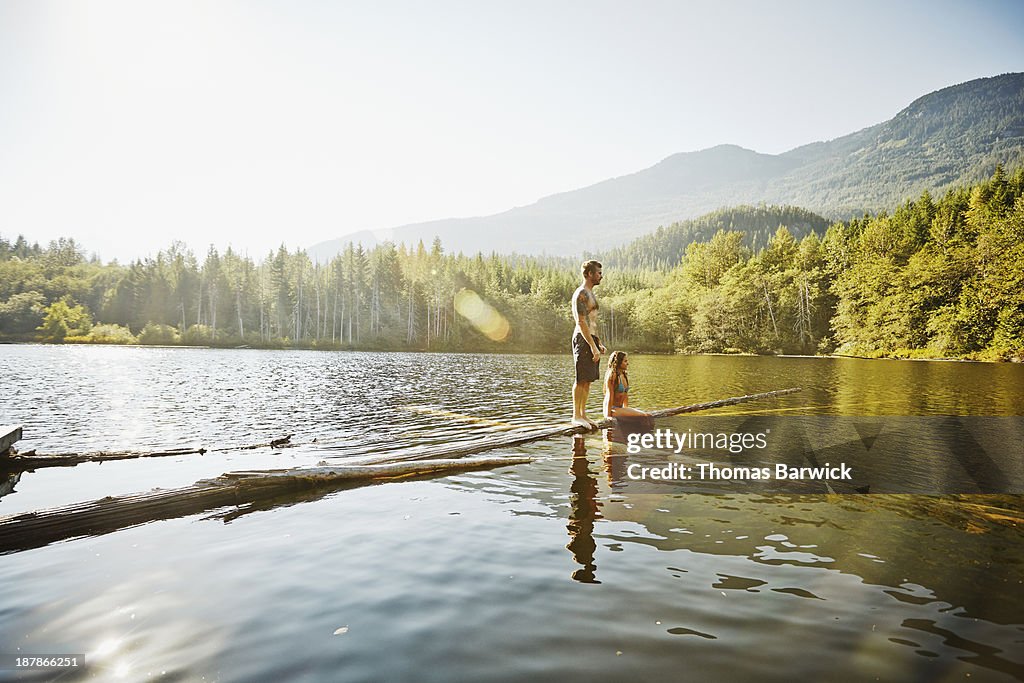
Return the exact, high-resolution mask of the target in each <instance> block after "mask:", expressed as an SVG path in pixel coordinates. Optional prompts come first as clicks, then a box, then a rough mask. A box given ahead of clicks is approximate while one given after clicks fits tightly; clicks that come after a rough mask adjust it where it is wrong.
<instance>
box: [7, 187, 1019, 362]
mask: <svg viewBox="0 0 1024 683" xmlns="http://www.w3.org/2000/svg"><path fill="white" fill-rule="evenodd" d="M769 225H773V226H774V229H773V230H772V231H771V237H770V238H769V237H768V236H767V234H766V232H765V230H766V227H767V226H769ZM712 230H714V231H715V232H713V233H712V232H711V231H712ZM687 239H690V240H696V241H691V242H690V243H689V244H688V245H687V244H686V240H687ZM605 256H606V268H605V272H606V277H605V281H604V283H603V284H602V285H601V287H600V289H599V291H598V295H599V298H600V302H601V326H602V328H603V329H602V330H601V331H602V332H603V336H604V339H605V340H606V343H607V344H608V345H609V346H610V347H611V346H613V345H614V346H615V347H616V348H623V349H626V350H630V351H660V352H671V351H682V352H753V353H829V352H836V353H841V354H852V355H871V356H882V355H889V356H921V357H926V356H934V357H966V358H980V359H991V360H999V359H1013V360H1024V169H1019V170H1017V171H1016V172H1014V173H1012V174H1011V175H1007V174H1006V173H1004V171H1003V169H1002V168H1001V167H999V168H997V169H996V172H995V174H994V175H993V176H992V178H991V179H989V180H987V181H985V182H982V183H979V184H977V185H975V186H972V187H965V188H959V189H952V190H949V191H947V192H946V193H945V194H944V195H943V196H942V197H941V198H938V199H934V198H933V197H931V196H930V195H929V194H928V193H924V194H922V195H921V196H920V197H919V198H917V199H916V200H913V201H907V202H905V203H904V204H902V205H900V206H898V207H896V208H895V210H894V211H893V212H892V214H886V213H883V214H880V215H877V216H864V217H863V218H862V219H857V220H852V221H849V222H846V223H835V224H833V225H831V226H829V227H828V228H827V229H825V226H824V222H823V220H822V219H820V217H817V216H815V215H814V214H811V213H809V212H806V211H802V210H800V209H794V208H789V207H781V208H780V207H739V208H736V209H729V210H723V211H719V212H715V213H714V214H710V215H709V216H706V217H703V218H701V219H697V220H695V221H688V222H686V223H682V224H677V225H674V226H670V227H668V228H664V229H662V230H661V231H660V232H659V233H657V234H655V235H652V236H651V237H648V238H644V239H641V240H637V242H635V243H634V244H632V245H630V246H628V247H624V248H622V249H620V250H616V251H615V252H612V253H609V254H607V255H605ZM579 280H580V276H579V272H578V265H577V264H575V263H570V262H568V261H563V260H557V259H533V258H529V257H507V256H498V255H495V254H491V255H484V254H476V255H473V256H466V255H463V254H461V253H460V254H450V253H446V252H445V250H444V247H443V245H442V244H441V242H440V240H434V242H433V244H431V245H430V246H429V247H427V246H425V245H424V244H422V243H420V244H418V245H416V246H415V247H414V248H411V249H410V248H407V247H405V246H404V245H399V246H395V245H393V244H390V243H385V244H383V245H380V246H377V247H375V248H373V249H371V250H365V249H363V248H362V247H360V246H359V245H351V244H350V245H348V247H347V248H346V250H345V251H344V252H343V253H342V254H341V255H339V256H338V257H337V258H335V259H334V260H332V261H331V262H330V263H328V264H324V265H322V264H316V263H313V262H312V261H311V260H310V259H309V258H308V257H307V256H306V254H305V252H302V251H298V252H294V253H292V252H288V251H287V250H285V249H284V248H283V247H282V248H281V249H279V250H278V251H276V252H274V253H270V254H268V255H267V256H266V257H265V258H264V259H263V260H262V261H260V262H255V261H253V260H252V259H251V258H248V257H244V256H241V255H239V254H238V253H236V252H234V251H232V250H230V249H229V250H227V251H225V252H224V253H219V252H218V251H217V250H215V249H213V248H211V249H209V250H208V251H207V252H206V254H205V255H204V256H202V257H197V256H196V255H195V254H194V253H193V252H192V251H190V250H189V249H188V248H187V247H186V246H185V245H183V244H180V243H175V244H172V245H171V246H170V247H169V248H168V249H167V250H165V251H162V252H160V253H158V254H157V255H156V256H155V257H151V258H146V259H143V260H139V261H136V262H134V263H131V264H130V265H119V264H116V263H112V264H103V263H100V262H99V261H98V260H97V259H95V258H93V259H87V258H86V257H85V256H84V252H83V249H82V248H81V247H80V246H79V245H77V244H76V243H75V242H73V241H72V240H67V239H61V240H57V241H55V242H51V243H50V244H49V245H48V246H47V247H45V248H42V247H40V246H39V245H36V244H30V243H29V242H28V241H26V240H25V238H24V237H18V238H17V239H15V240H14V241H11V240H10V239H7V238H4V237H3V236H0V339H3V340H6V341H29V340H35V341H47V342H94V343H121V344H132V343H139V344H188V345H213V346H232V347H234V346H250V347H291V346H299V347H308V348H331V349H410V350H471V351H512V352H520V351H522V352H525V351H533V352H560V351H563V350H564V347H565V346H566V344H567V340H568V338H569V335H570V332H571V329H572V325H573V323H572V319H571V315H570V312H569V304H568V302H569V298H570V295H571V293H572V291H573V290H574V289H575V288H576V286H577V285H578V284H579Z"/></svg>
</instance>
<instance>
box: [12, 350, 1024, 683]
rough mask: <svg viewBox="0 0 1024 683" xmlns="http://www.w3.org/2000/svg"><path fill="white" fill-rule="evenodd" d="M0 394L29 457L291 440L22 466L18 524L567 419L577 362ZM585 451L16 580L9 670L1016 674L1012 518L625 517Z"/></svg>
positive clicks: (967, 368)
mask: <svg viewBox="0 0 1024 683" xmlns="http://www.w3.org/2000/svg"><path fill="white" fill-rule="evenodd" d="M630 376H631V378H632V384H633V387H632V389H631V391H630V396H631V401H632V403H633V404H634V405H637V406H640V407H650V408H658V407H670V406H676V405H683V404H688V403H695V402H699V401H706V400H711V399H716V398H721V397H726V396H736V395H742V394H749V393H756V392H760V391H768V390H772V389H780V388H785V387H790V386H802V387H804V391H802V392H801V393H798V394H793V395H790V396H785V397H782V398H779V399H775V400H771V401H764V402H758V403H750V404H745V405H743V406H736V407H734V408H727V409H722V410H720V411H718V413H731V414H740V413H742V414H752V413H758V414H773V415H843V416H850V415H854V416H869V417H871V416H875V417H877V416H922V415H923V416H937V415H984V416H1017V415H1021V413H1022V410H1021V409H1022V407H1024V367H1021V366H1019V365H989V364H966V363H927V362H911V361H868V360H855V359H811V358H758V357H725V356H694V357H667V356H636V357H631V365H630ZM0 377H3V386H4V388H3V391H4V397H3V399H0V424H8V423H16V424H23V425H24V427H25V436H24V439H23V440H22V441H21V442H19V444H18V445H19V447H20V448H21V449H22V450H26V449H29V448H35V449H37V450H38V451H40V452H68V451H97V450H157V449H165V448H176V447H183V446H193V445H194V446H199V445H203V446H206V447H208V448H210V447H227V446H238V445H246V444H255V443H266V442H268V441H270V440H272V439H276V438H278V437H281V436H283V435H285V434H294V436H293V437H292V439H293V441H294V442H296V443H299V444H300V445H298V446H296V447H294V448H288V449H284V450H279V451H272V450H270V449H259V450H251V451H243V450H236V451H226V452H217V453H207V454H206V455H203V456H199V455H184V456H175V457H169V458H152V459H139V460H129V461H118V462H106V463H103V464H83V465H79V466H77V467H69V468H47V469H42V470H39V471H37V472H28V473H25V474H23V475H22V477H21V479H20V481H18V482H17V484H16V486H15V492H14V493H11V494H9V495H6V496H4V497H2V498H0V516H9V515H15V514H18V513H23V512H27V511H32V510H38V509H41V508H47V507H53V506H59V505H65V504H69V503H73V502H78V501H88V500H94V499H99V498H102V497H104V496H108V495H118V494H125V493H133V492H140V491H147V490H150V489H152V488H157V487H159V488H173V487H179V486H186V485H188V484H191V483H193V482H195V481H197V480H199V479H203V478H207V477H211V476H216V475H219V474H221V473H223V472H227V471H231V470H243V469H245V470H250V469H270V468H281V467H297V466H304V465H313V464H316V463H318V462H321V461H327V462H329V463H341V462H344V460H345V459H346V458H350V457H353V456H359V455H365V454H367V453H380V452H385V451H388V450H392V449H400V448H403V447H408V446H412V445H423V444H445V443H449V442H452V441H456V440H462V439H475V438H479V437H481V436H486V435H489V434H492V433H499V432H502V431H503V430H504V429H507V425H510V424H511V425H518V426H530V427H535V426H543V425H551V424H555V423H557V422H560V421H565V418H566V416H567V414H568V410H567V406H568V403H569V386H570V384H571V364H570V360H569V358H568V356H512V355H508V356H485V355H459V354H395V353H329V352H314V351H257V350H209V349H163V348H115V347H86V346H59V347H46V346H0ZM599 400H600V396H599V389H598V387H596V386H595V390H594V392H593V395H592V397H591V406H592V407H591V412H592V414H595V415H596V414H598V413H599ZM685 419H686V418H683V417H680V418H672V420H675V422H673V421H671V420H670V421H667V424H671V425H682V424H685V422H681V421H683V420H685ZM314 440H315V442H314ZM583 448H584V449H585V450H586V456H585V457H575V458H574V453H573V442H572V441H571V440H570V439H569V438H560V439H552V440H549V441H543V442H538V443H534V444H530V445H527V446H522V447H517V448H508V449H501V450H498V451H494V452H491V453H489V455H523V454H525V455H530V456H533V457H534V458H536V459H535V460H534V462H532V463H530V464H527V465H518V466H515V467H505V468H501V469H496V470H491V471H478V472H469V473H460V474H456V475H452V476H447V477H436V478H431V479H415V480H403V481H395V482H388V483H382V484H376V485H370V486H360V487H353V488H347V489H344V490H333V491H330V492H323V493H319V494H305V495H302V496H295V497H292V498H287V499H278V500H275V501H273V502H272V503H270V504H266V505H259V506H254V507H252V508H248V509H244V510H237V509H233V508H232V509H218V510H207V511H204V512H202V513H200V514H195V515H192V516H187V517H181V518H176V519H170V520H163V521H155V522H151V523H148V524H144V525H141V526H136V527H132V528H127V529H122V530H120V531H116V532H113V533H108V534H104V535H99V536H94V537H88V538H79V539H74V540H67V541H64V542H59V543H55V544H52V545H49V546H46V547H42V548H37V549H33V550H25V551H21V552H13V553H9V554H6V555H2V556H0V654H3V653H6V654H22V655H24V654H43V653H46V654H62V653H86V657H87V661H88V666H87V667H86V668H85V669H83V670H81V671H78V672H76V673H71V674H66V675H63V676H62V677H60V678H59V679H58V680H61V681H72V680H117V679H123V680H148V679H159V680H168V681H195V680H205V681H281V680H295V681H379V680H391V681H398V680H417V681H424V680H425V681H453V680H467V681H505V680H560V681H574V680H581V681H582V680H616V681H618V680H666V681H667V680H673V681H675V680H702V679H726V680H748V679H755V678H756V679H758V680H767V681H774V680H778V681H790V680H794V679H810V680H832V679H837V678H842V679H844V680H876V679H881V680H896V679H899V680H907V679H909V680H951V679H954V678H956V679H963V678H965V677H967V676H968V675H969V676H970V680H975V681H976V680H1021V679H1024V542H1022V541H1024V530H1022V527H1021V519H1022V518H1024V503H1022V498H1021V497H1020V496H1015V495H986V496H980V495H977V496H974V495H972V496H966V495H960V496H917V495H891V494H875V493H872V494H870V495H825V494H809V495H808V494H796V493H786V492H758V493H745V492H742V491H739V490H731V489H728V488H723V489H721V490H717V491H713V492H703V491H702V490H700V489H695V490H693V491H685V490H678V489H671V490H666V491H665V492H663V493H660V494H659V493H644V492H633V491H630V490H629V489H628V487H627V488H626V489H622V488H619V487H617V486H615V483H614V477H613V476H612V475H611V473H610V472H609V468H608V467H607V466H606V465H607V463H609V462H612V461H614V459H615V458H618V457H620V453H619V452H617V451H615V449H614V448H611V449H609V447H608V446H606V444H605V443H604V441H603V440H602V439H601V437H600V436H596V435H595V436H592V437H588V438H587V439H586V440H585V441H584V442H583ZM609 450H611V452H612V455H611V456H608V455H607V453H608V452H609ZM581 453H582V451H577V454H581ZM890 478H891V475H890ZM888 483H889V482H888V481H882V482H876V484H877V486H881V490H891V489H887V488H886V486H887V485H888ZM877 486H876V487H874V488H873V489H872V490H873V491H874V490H877ZM5 676H7V677H9V678H12V679H13V680H25V681H36V680H39V681H42V680H53V679H54V678H55V674H53V673H52V672H41V671H37V672H29V671H21V672H12V671H5V672H0V679H3V678H4V677H5Z"/></svg>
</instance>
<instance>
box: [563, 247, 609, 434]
mask: <svg viewBox="0 0 1024 683" xmlns="http://www.w3.org/2000/svg"><path fill="white" fill-rule="evenodd" d="M603 277H604V275H603V273H602V272H601V264H600V263H598V262H597V261H587V262H586V263H584V264H583V284H582V285H580V286H579V288H578V289H577V290H576V291H575V292H573V295H572V301H571V305H572V311H573V316H574V318H575V320H576V329H575V330H573V334H572V357H573V360H574V361H576V382H575V383H574V384H573V385H572V423H573V424H574V425H584V426H587V427H590V428H594V427H597V423H595V422H594V421H593V420H591V419H590V418H589V417H587V398H589V396H590V383H591V382H594V381H596V380H597V379H598V378H599V377H600V376H601V368H600V361H601V354H602V353H604V352H605V348H604V346H602V345H601V341H600V340H599V339H598V338H597V297H596V296H595V295H594V287H596V286H597V285H599V284H601V279H602V278H603Z"/></svg>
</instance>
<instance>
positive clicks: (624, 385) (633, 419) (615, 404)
mask: <svg viewBox="0 0 1024 683" xmlns="http://www.w3.org/2000/svg"><path fill="white" fill-rule="evenodd" d="M628 369H629V359H628V358H627V357H626V352H625V351H613V352H612V355H611V356H610V357H609V358H608V371H607V372H606V373H605V376H604V416H605V417H609V418H612V417H613V418H615V422H616V426H617V427H618V429H617V430H616V434H615V435H614V436H618V437H619V439H625V438H626V436H628V435H629V434H630V433H632V432H648V431H651V430H652V429H653V428H654V423H653V421H652V420H651V416H650V415H648V414H647V413H645V412H644V411H642V410H637V409H636V408H630V407H629V374H628V373H627V370H628ZM619 439H614V440H619Z"/></svg>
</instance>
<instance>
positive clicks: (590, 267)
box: [583, 261, 603, 277]
mask: <svg viewBox="0 0 1024 683" xmlns="http://www.w3.org/2000/svg"><path fill="white" fill-rule="evenodd" d="M601 268H603V266H602V265H601V262H600V261H587V262H585V263H584V264H583V277H586V276H587V275H589V274H590V273H594V272H597V271H598V270H600V269H601Z"/></svg>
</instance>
